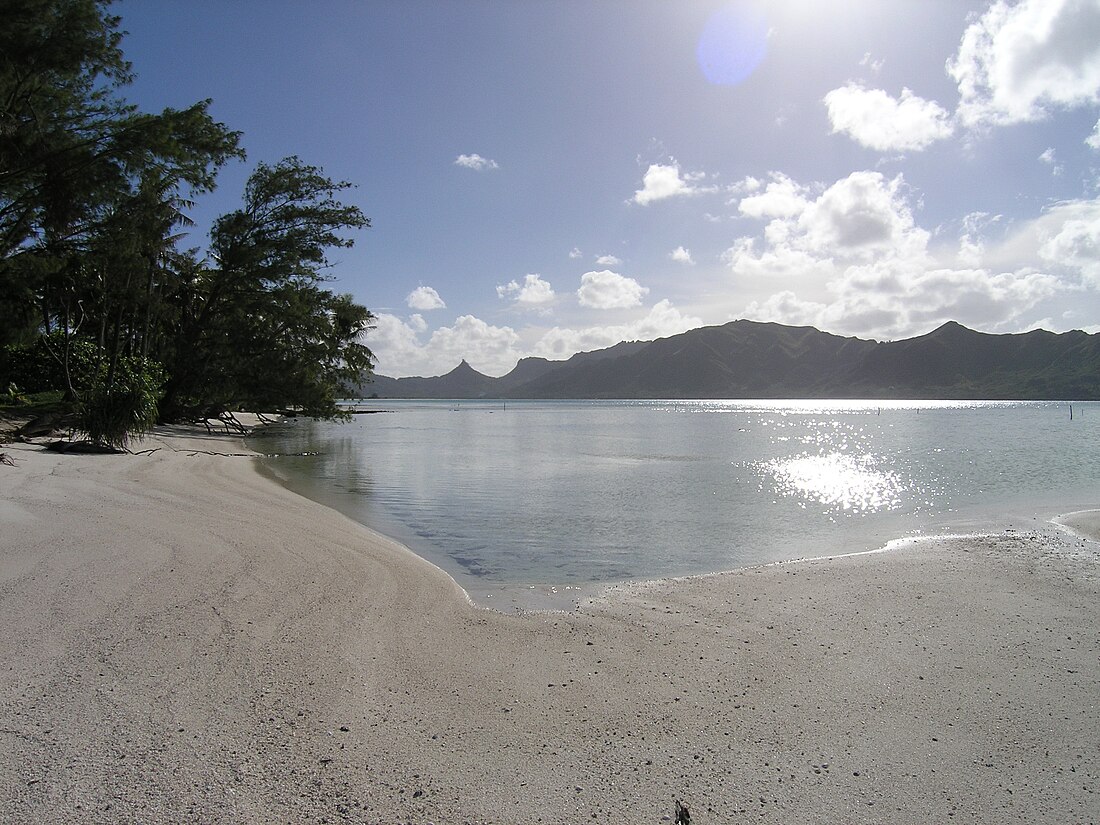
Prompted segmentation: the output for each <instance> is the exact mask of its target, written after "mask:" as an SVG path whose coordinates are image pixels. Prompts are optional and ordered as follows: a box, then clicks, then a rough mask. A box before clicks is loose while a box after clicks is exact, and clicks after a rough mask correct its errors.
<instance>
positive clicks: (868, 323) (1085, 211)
mask: <svg viewBox="0 0 1100 825" xmlns="http://www.w3.org/2000/svg"><path fill="white" fill-rule="evenodd" d="M1070 211H1072V215H1071V214H1070ZM768 214H770V213H768V212H767V211H766V210H762V215H763V216H767V215H768ZM1060 217H1061V218H1062V219H1061V220H1058V219H1057V218H1055V217H1054V216H1049V217H1048V219H1047V220H1048V223H1047V225H1046V227H1045V231H1044V233H1039V231H1038V230H1037V229H1032V231H1031V234H1032V235H1033V236H1034V237H1035V238H1038V237H1042V238H1044V239H1045V240H1046V242H1047V244H1048V245H1047V247H1046V250H1047V257H1048V258H1050V259H1054V258H1056V257H1057V258H1061V259H1063V260H1064V261H1067V262H1068V264H1067V266H1075V267H1076V269H1077V270H1078V271H1079V274H1078V277H1082V276H1084V277H1089V276H1088V275H1086V274H1085V273H1087V272H1091V271H1092V270H1091V267H1092V265H1093V263H1097V264H1100V257H1098V256H1097V250H1098V249H1100V221H1097V218H1098V217H1100V206H1098V207H1097V211H1096V213H1094V212H1093V211H1092V210H1091V209H1090V208H1084V207H1078V208H1077V209H1075V210H1067V211H1066V213H1065V214H1064V215H1062V216H1060ZM997 220H998V217H996V216H993V217H990V216H988V215H981V214H975V215H972V216H968V220H967V221H964V233H963V237H962V238H961V239H960V247H959V248H958V249H956V248H954V247H952V248H950V249H949V250H948V251H947V255H946V258H947V259H946V260H941V258H940V257H939V256H938V255H937V253H936V252H935V251H934V250H932V249H931V247H930V240H931V233H929V232H928V231H927V230H925V229H923V228H921V227H920V226H918V225H917V224H916V222H915V220H914V218H913V212H912V209H911V207H910V205H909V202H908V192H907V190H906V189H905V187H904V181H903V180H902V178H901V176H898V177H895V178H893V179H887V178H885V177H883V176H882V175H881V174H879V173H878V172H867V171H863V172H855V173H853V174H852V175H849V176H848V177H847V178H844V179H842V180H839V181H837V182H836V183H834V184H833V185H832V186H830V187H828V188H827V189H826V190H825V191H824V192H822V193H821V195H820V196H819V197H817V198H815V199H805V205H804V206H803V208H802V210H801V212H798V213H794V214H787V215H785V216H783V217H774V218H772V220H771V222H770V223H769V224H768V225H767V226H766V227H765V230H764V232H763V236H762V237H744V238H741V239H739V240H738V241H737V243H736V244H734V246H733V247H731V248H730V249H729V250H728V251H727V252H726V255H725V260H726V261H727V262H728V263H729V265H730V268H731V270H732V271H733V273H734V274H735V276H737V278H738V283H770V284H772V286H773V292H772V294H771V295H770V297H767V298H763V299H758V300H756V301H753V302H751V303H749V304H748V306H746V308H745V310H744V314H745V315H746V316H747V317H753V318H757V319H759V320H770V321H781V322H783V323H791V324H810V325H813V326H817V327H818V328H820V329H825V330H828V331H830V332H837V333H844V334H858V335H870V336H874V337H880V338H898V337H905V336H908V335H915V334H919V333H922V332H927V331H928V330H929V329H931V328H932V327H933V326H935V325H936V324H938V323H942V322H943V321H947V320H957V321H960V322H962V323H968V324H971V325H974V326H978V327H980V328H983V329H992V328H998V327H1005V326H1007V327H1012V326H1014V325H1020V324H1022V323H1023V322H1024V319H1025V316H1027V314H1028V313H1029V312H1031V311H1032V310H1033V309H1034V308H1036V307H1037V306H1038V305H1039V304H1040V303H1041V302H1043V301H1044V300H1046V299H1048V298H1050V297H1052V296H1053V295H1055V294H1056V293H1058V292H1060V291H1063V290H1065V289H1067V288H1072V284H1071V283H1069V282H1067V281H1066V280H1065V279H1064V278H1061V277H1059V276H1058V275H1057V274H1052V273H1051V272H1048V271H1041V270H1040V269H1037V268H1035V267H1033V266H1030V265H1027V264H1025V263H1020V261H1021V260H1024V259H1022V258H1021V257H1020V255H1019V252H1018V250H1017V251H1015V252H1014V253H1013V254H1012V255H1011V256H1010V257H1011V259H1012V260H1013V261H1014V262H1015V263H1014V266H1013V268H1012V270H1011V271H997V270H996V269H993V268H990V266H989V259H990V258H991V255H990V253H989V252H988V251H987V250H986V249H985V246H984V242H983V241H982V239H981V232H982V231H983V230H984V229H985V228H986V227H988V226H990V225H992V224H993V223H994V222H996V221H997ZM1074 221H1076V223H1075V222H1074ZM1031 250H1032V251H1031V259H1032V260H1033V261H1034V263H1035V264H1037V265H1038V264H1041V263H1042V261H1041V260H1040V255H1039V253H1038V242H1036V241H1035V240H1032V242H1031ZM963 257H965V258H966V259H967V261H968V262H969V263H968V264H967V265H964V266H962V267H958V268H956V267H955V266H954V261H955V260H956V259H962V258H963ZM983 262H984V264H985V265H984V266H983V265H982V264H983ZM1097 272H1098V273H1100V269H1098V270H1097Z"/></svg>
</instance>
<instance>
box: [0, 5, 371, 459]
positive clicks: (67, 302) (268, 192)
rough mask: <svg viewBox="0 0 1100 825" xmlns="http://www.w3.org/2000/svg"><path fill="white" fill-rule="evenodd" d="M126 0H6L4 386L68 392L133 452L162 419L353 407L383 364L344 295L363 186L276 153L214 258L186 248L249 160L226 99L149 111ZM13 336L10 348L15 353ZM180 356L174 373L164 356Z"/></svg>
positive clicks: (101, 433)
mask: <svg viewBox="0 0 1100 825" xmlns="http://www.w3.org/2000/svg"><path fill="white" fill-rule="evenodd" d="M109 5H110V3H109V0H0V20H2V21H3V25H2V26H0V387H4V386H8V383H10V382H12V381H14V383H15V385H16V386H17V387H19V388H20V390H22V391H24V392H28V393H33V392H37V391H44V390H54V391H62V392H64V393H65V396H66V398H67V399H68V400H69V401H70V402H72V403H77V402H79V404H80V408H81V410H82V413H81V414H82V415H83V416H84V421H85V424H86V428H87V430H88V432H89V433H90V434H91V435H92V436H93V438H95V439H96V440H100V441H102V442H103V443H109V444H114V445H116V446H117V445H121V444H123V443H124V442H125V438H126V436H125V433H129V432H140V431H141V429H142V428H144V427H147V426H148V423H149V422H150V415H155V414H156V409H157V398H158V393H159V392H160V389H161V387H162V385H163V387H164V391H165V396H164V398H163V400H162V403H161V405H160V409H161V410H162V412H163V414H164V415H166V416H169V417H182V416H186V415H191V414H195V413H217V412H220V411H223V410H226V409H231V408H236V407H239V406H249V407H252V408H257V409H262V408H284V407H288V406H293V407H296V408H298V409H300V410H301V411H302V412H304V413H305V414H309V415H322V416H332V415H335V414H337V409H336V406H335V398H336V396H337V395H338V394H339V388H340V386H341V384H342V383H343V382H344V381H346V380H347V379H357V378H358V377H359V375H360V373H361V372H362V371H365V370H368V369H369V367H370V360H371V356H370V352H369V351H368V350H367V349H366V347H364V346H363V345H362V343H360V336H361V334H362V332H363V331H364V330H366V329H367V328H368V327H369V325H370V323H371V320H372V316H371V314H370V313H369V312H368V311H367V310H366V309H365V308H364V307H362V306H359V305H358V304H355V303H354V301H352V299H351V298H350V297H349V296H341V295H336V294H333V293H332V292H330V291H328V290H326V289H324V288H323V287H322V284H323V282H324V280H325V277H324V274H325V271H326V270H327V268H328V266H329V262H328V259H327V253H328V250H330V249H332V248H340V247H347V246H350V245H351V244H352V239H351V238H350V237H349V236H348V234H347V233H348V232H349V231H350V230H357V229H362V228H364V227H366V226H368V225H369V222H368V220H367V218H366V217H365V216H364V215H363V214H362V212H361V211H360V209H359V208H358V207H357V206H350V205H346V204H344V203H341V201H340V200H339V197H338V196H339V195H340V193H342V192H343V191H344V190H346V189H348V188H349V184H347V183H340V182H334V181H332V180H330V179H329V178H327V177H326V176H325V175H324V173H323V172H322V170H320V169H318V168H316V167H313V166H309V165H307V164H304V163H302V162H301V161H300V160H299V159H298V158H293V157H292V158H287V159H286V160H283V161H281V162H279V163H277V164H274V165H268V164H262V163H261V164H260V165H259V166H258V167H257V168H256V171H255V172H254V173H253V175H252V176H251V177H250V178H249V181H248V185H247V187H246V189H245V192H244V203H243V206H242V208H241V209H239V210H237V211H234V212H231V213H230V214H228V215H225V216H224V217H222V218H221V219H220V220H219V221H218V222H217V223H216V225H215V227H214V229H213V231H212V233H211V239H210V249H211V257H212V262H210V263H207V262H204V261H201V260H199V259H198V258H197V256H196V253H195V252H194V251H189V250H183V249H181V248H180V240H181V238H182V234H181V231H182V230H184V229H186V228H187V227H188V226H189V225H190V221H189V219H188V218H187V215H186V210H187V209H188V208H189V207H190V205H191V202H190V200H189V198H190V197H193V196H195V195H198V194H201V193H203V192H206V191H209V190H211V189H213V188H214V184H215V179H216V175H217V172H218V171H219V170H220V169H221V167H222V166H224V165H225V164H226V163H227V162H229V161H231V160H233V159H236V158H242V157H243V155H244V153H243V151H242V150H241V149H240V147H239V140H240V135H239V133H237V132H233V131H230V130H229V129H227V128H226V127H225V126H224V125H223V124H221V123H217V122H216V121H214V120H213V118H212V117H211V116H210V113H209V108H210V101H209V100H206V101H200V102H198V103H195V104H194V105H192V106H190V107H187V108H184V109H178V110H177V109H165V110H164V111H163V112H160V113H159V114H150V113H144V112H140V111H138V110H137V108H136V107H134V106H132V105H131V104H129V103H127V102H126V100H125V99H124V98H123V97H122V95H121V90H122V89H123V88H124V87H125V86H126V85H127V84H128V83H130V82H131V80H132V72H131V68H130V65H129V64H128V63H127V62H126V60H125V59H124V57H123V54H122V51H121V40H122V34H121V33H120V32H119V31H118V25H119V19H118V18H117V17H115V16H112V15H110V14H108V7H109ZM5 345H6V346H5ZM153 362H156V363H159V364H164V365H165V372H163V373H162V372H161V371H160V369H159V367H158V368H155V369H154V368H150V367H149V366H148V365H149V364H150V363H153Z"/></svg>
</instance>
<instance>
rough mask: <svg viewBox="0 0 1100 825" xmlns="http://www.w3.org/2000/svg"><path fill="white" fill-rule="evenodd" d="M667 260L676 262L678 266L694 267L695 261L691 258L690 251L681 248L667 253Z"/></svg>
mask: <svg viewBox="0 0 1100 825" xmlns="http://www.w3.org/2000/svg"><path fill="white" fill-rule="evenodd" d="M668 257H669V260H673V261H676V263H678V264H687V265H688V266H695V259H694V258H692V257H691V250H689V249H684V247H682V246H678V247H676V248H675V249H674V250H672V251H671V252H669V253H668Z"/></svg>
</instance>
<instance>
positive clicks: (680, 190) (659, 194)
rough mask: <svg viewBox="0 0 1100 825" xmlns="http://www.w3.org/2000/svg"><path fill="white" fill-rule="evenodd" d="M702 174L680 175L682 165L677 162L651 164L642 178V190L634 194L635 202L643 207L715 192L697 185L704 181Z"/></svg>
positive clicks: (711, 188) (710, 188) (712, 189)
mask: <svg viewBox="0 0 1100 825" xmlns="http://www.w3.org/2000/svg"><path fill="white" fill-rule="evenodd" d="M702 178H703V174H702V173H701V172H693V173H688V174H686V175H683V176H681V175H680V164H679V163H677V162H676V161H675V160H673V161H672V163H670V164H661V163H653V164H650V166H649V168H648V169H647V170H646V173H645V175H644V176H643V177H642V188H641V189H639V190H637V191H636V192H635V193H634V197H633V201H634V203H636V204H639V205H641V206H646V205H647V204H651V203H653V202H654V201H659V200H664V199H666V198H673V197H681V196H685V195H697V194H700V193H702V192H713V191H715V189H714V188H713V187H701V186H697V185H696V184H697V183H698V182H699V181H700V180H702Z"/></svg>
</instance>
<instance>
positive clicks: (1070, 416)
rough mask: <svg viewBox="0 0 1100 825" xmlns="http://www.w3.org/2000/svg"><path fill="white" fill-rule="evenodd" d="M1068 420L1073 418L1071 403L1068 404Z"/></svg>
mask: <svg viewBox="0 0 1100 825" xmlns="http://www.w3.org/2000/svg"><path fill="white" fill-rule="evenodd" d="M1069 420H1070V421H1072V420H1073V405H1072V404H1070V405H1069Z"/></svg>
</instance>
